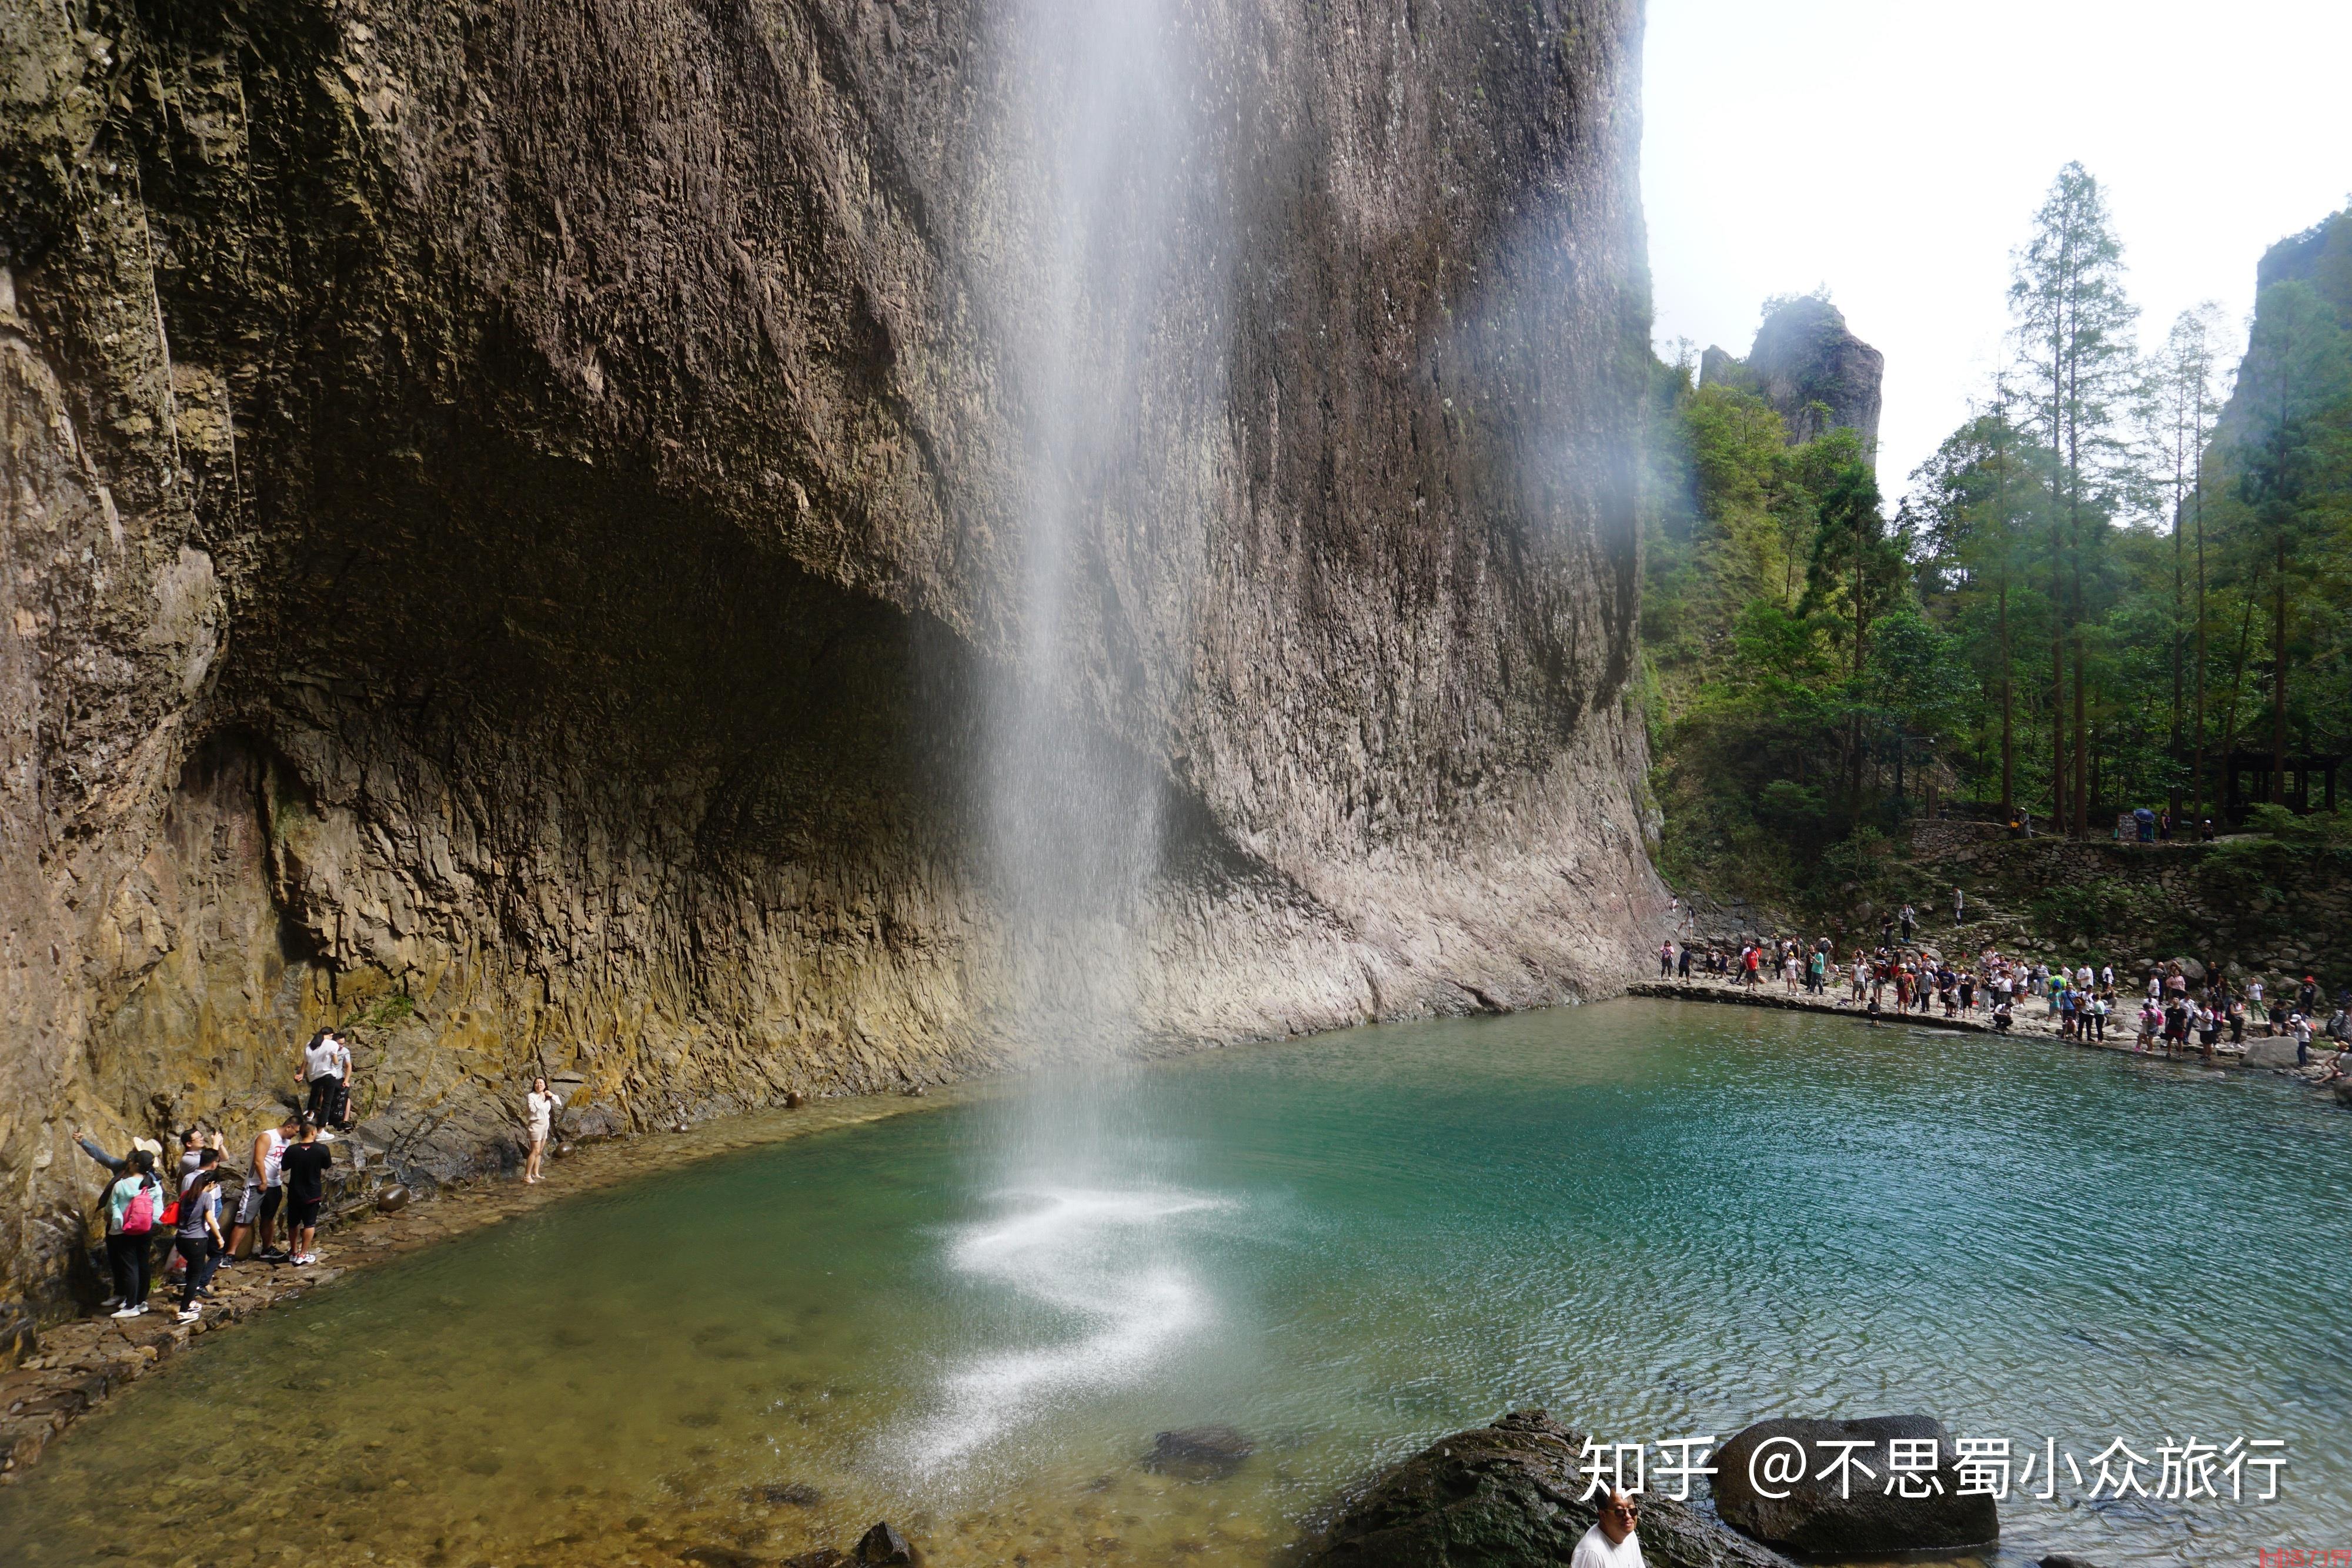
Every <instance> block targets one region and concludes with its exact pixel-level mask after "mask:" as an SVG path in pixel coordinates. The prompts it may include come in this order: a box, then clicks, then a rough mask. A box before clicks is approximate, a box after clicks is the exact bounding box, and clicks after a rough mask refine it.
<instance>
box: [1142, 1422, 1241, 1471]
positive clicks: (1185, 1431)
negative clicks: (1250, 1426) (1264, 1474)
mask: <svg viewBox="0 0 2352 1568" xmlns="http://www.w3.org/2000/svg"><path fill="white" fill-rule="evenodd" d="M1256 1452H1257V1445H1256V1444H1255V1443H1254V1442H1252V1441H1250V1439H1249V1438H1248V1437H1244V1436H1243V1435H1242V1433H1241V1432H1240V1431H1239V1430H1238V1429H1236V1428H1234V1427H1225V1426H1209V1427H1178V1428H1177V1429H1175V1430H1174V1431H1171V1432H1161V1433H1159V1434H1157V1435H1156V1436H1154V1437H1153V1438H1152V1439H1151V1452H1150V1454H1149V1455H1148V1456H1146V1457H1145V1458H1144V1461H1143V1463H1144V1466H1145V1468H1146V1469H1154V1470H1158V1471H1160V1472H1161V1473H1163V1474H1169V1475H1193V1476H1212V1475H1231V1474H1232V1473H1233V1472H1234V1470H1236V1469H1240V1468H1241V1462H1242V1461H1243V1460H1244V1459H1246V1458H1249V1457H1250V1456H1251V1455H1252V1454H1255V1453H1256Z"/></svg>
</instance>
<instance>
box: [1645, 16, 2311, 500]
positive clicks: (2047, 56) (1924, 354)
mask: <svg viewBox="0 0 2352 1568" xmlns="http://www.w3.org/2000/svg"><path fill="white" fill-rule="evenodd" d="M2347 62H2352V0H2232V3H2231V4H2229V5H2214V4H2212V3H2211V0H2199V3H2197V4H2176V3H2174V0H2031V3H2026V0H1969V3H1968V4H1964V5H1963V4H1954V3H1943V4H1936V3H1931V0H1772V3H1770V4H1765V3H1763V0H1650V26H1649V39H1648V45H1647V53H1646V73H1645V74H1646V80H1645V84H1644V91H1645V103H1644V110H1643V112H1644V117H1645V124H1646V128H1645V132H1644V136H1643V148H1642V158H1643V177H1642V183H1643V193H1644V201H1645V204H1646V206H1647V208H1648V214H1649V224H1650V266H1651V269H1652V273H1653V279H1654V288H1655V296H1656V305H1657V327H1656V334H1655V336H1656V341H1657V343H1658V345H1659V349H1660V351H1661V352H1664V353H1668V354H1669V357H1671V352H1670V349H1669V345H1671V344H1672V343H1673V342H1674V340H1675V339H1677V338H1689V339H1691V340H1693V341H1694V343H1695V344H1696V347H1698V348H1701V349H1704V348H1705V347H1706V345H1707V344H1709V343H1711V342H1713V343H1720V344H1722V345H1723V346H1724V347H1725V348H1727V349H1728V350H1731V351H1732V352H1733V353H1735V354H1745V353H1746V352H1747V351H1748V344H1749V342H1750V341H1751V340H1753V339H1754V337H1755V335H1756V324H1757V321H1758V319H1759V306H1760V305H1761V304H1762V302H1763V299H1764V298H1765V297H1766V296H1767V295H1770V294H1792V293H1800V292H1802V291H1804V290H1806V289H1809V288H1811V287H1813V286H1815V285H1816V284H1827V285H1828V286H1829V289H1830V295H1831V298H1832V300H1834V301H1835V303H1836V304H1837V306H1838V308H1840V309H1841V310H1843V311H1844V312H1845V318H1846V324H1847V325H1848V326H1849V327H1851V328H1852V329H1853V331H1854V332H1855V334H1856V335H1857V336H1859V337H1860V338H1862V339H1863V340H1864V341H1865V342H1868V343H1870V344H1873V345H1874V346H1875V347H1876V348H1878V349H1879V350H1882V351H1884V352H1885V355H1886V392H1885V395H1886V402H1885V416H1884V420H1883V423H1882V425H1881V429H1880V447H1879V464H1878V472H1879V480H1880V483H1881V485H1882V486H1884V487H1885V490H1886V493H1887V497H1888V499H1889V501H1890V502H1892V501H1893V499H1894V498H1895V497H1898V496H1900V495H1901V494H1902V493H1903V492H1904V491H1905V490H1906V489H1907V488H1908V487H1909V486H1908V476H1909V475H1910V472H1911V470H1912V469H1913V468H1914V467H1915V466H1916V465H1918V464H1919V462H1920V461H1921V460H1923V459H1924V458H1926V457H1927V455H1929V454H1931V453H1932V452H1933V451H1934V450H1935V448H1936V445H1937V443H1938V442H1940V441H1941V440H1942V439H1943V438H1944V436H1945V435H1947V434H1949V433H1950V432H1951V430H1952V429H1953V428H1954V427H1955V426H1956V425H1958V423H1960V421H1961V420H1962V419H1964V418H1966V417H1967V414H1968V408H1969V400H1970V399H1971V398H1973V397H1979V396H1981V395H1982V394H1983V393H1984V392H1985V391H1986V390H1988V389H1989V388H1990V382H1991V375H1992V371H1994V370H1995V369H1996V368H1997V367H1998V365H1999V364H2000V362H2001V361H2002V360H2003V357H2004V355H2005V353H2006V346H2005V343H2004V340H2003V332H2004V330H2005V329H2006V327H2007V325H2008V314H2007V297H2006V292H2005V291H2006V288H2007V286H2008V281H2009V257H2010V253H2011V250H2013V249H2014V248H2015V247H2016V246H2018V245H2019V244H2020V243H2021V241H2022V240H2023V239H2024V237H2025V232H2026V225H2027V224H2028V222H2029V221H2030V220H2031V218H2032V214H2033V210H2034V209H2035V208H2036V207H2037V206H2039V205H2040V204H2041V201H2042V193H2044V192H2045V191H2047V190H2048V188H2049V185H2050V182H2051V180H2052V178H2053V176H2054V175H2055V174H2056V173H2057V172H2058V169H2059V167H2060V165H2062V164H2063V163H2064V162H2066V161H2067V160H2069V159H2079V160H2081V162H2083V164H2084V167H2085V168H2087V169H2089V170H2090V171H2091V172H2092V173H2093V174H2095V175H2096V176H2097V177H2098V179H2099V181H2100V183H2102V184H2103V185H2105V187H2106V188H2107V193H2108V200H2109V204H2110V207H2111V210H2112V211H2113V213H2114V214H2115V220H2116V230H2117V233H2118V234H2119V235H2120V236H2121V238H2122V240H2123V244H2124V260H2125V263H2126V266H2127V267H2129V268H2130V276H2129V284H2130V287H2131V291H2132V297H2133V298H2134V299H2135V300H2136V301H2137V303H2138V305H2139V307H2140V310H2141V318H2140V330H2141V338H2142V341H2143V342H2144V343H2146V344H2147V345H2148V346H2150V347H2153V346H2154V345H2155V344H2157V343H2158V342H2160V341H2161V340H2162V339H2163V335H2164V332H2165V330H2166V329H2167V328H2168V327H2169V326H2170V325H2171V323H2172V319H2173V318H2174V317H2175V316H2176V315H2178V314H2179V312H2180V311H2181V310H2182V309H2184V308H2187V307H2189V306H2190V305H2193V304H2195V303H2197V302H2198V301H2199V300H2200V299H2214V300H2217V301H2219V302H2220V303H2221V307H2222V308H2223V309H2224V311H2226V312H2227V313H2228V316H2229V318H2230V319H2231V323H2232V327H2233V330H2235V329H2238V328H2240V327H2241V326H2242V321H2243V319H2244V317H2245V315H2246V313H2247V312H2248V311H2249V310H2251V309H2252V306H2253V292H2254V264H2255V262H2256V261H2257V260H2259V259H2260V258H2261V256H2262V254H2263V251H2264V250H2265V249H2267V248H2268V247H2269V246H2271V245H2272V244H2273V243H2274V242H2275V241H2277V240H2280V239H2283V238H2284V237H2285V236H2286V235H2291V234H2294V233H2296V232H2298V231H2300V230H2302V229H2305V228H2307V227H2309V226H2310V225H2313V224H2315V223H2317V222H2318V221H2319V220H2320V219H2321V218H2323V217H2325V216H2326V215H2327V214H2329V213H2331V212H2334V211H2336V209H2337V208H2339V207H2341V206H2343V205H2344V204H2345V203H2346V201H2347V193H2352V93H2347V79H2352V78H2347V74H2346V73H2347V69H2352V65H2347ZM2243 346H2244V342H2243V338H2242V336H2240V337H2239V338H2237V339H2236V340H2234V341H2233V343H2232V348H2231V354H2230V356H2229V358H2230V361H2231V363H2233V364H2234V363H2235V361H2236V358H2237V354H2238V352H2239V351H2242V349H2243Z"/></svg>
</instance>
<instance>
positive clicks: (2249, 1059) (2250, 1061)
mask: <svg viewBox="0 0 2352 1568" xmlns="http://www.w3.org/2000/svg"><path fill="white" fill-rule="evenodd" d="M2241 1060H2242V1061H2244V1062H2245V1064H2246V1065H2247V1066H2248V1067H2293V1066H2294V1041H2293V1040H2289V1039H2287V1038H2286V1037H2285V1036H2284V1035H2273V1036H2271V1038H2270V1039H2268V1040H2248V1041H2246V1054H2245V1055H2244V1056H2243V1057H2242V1058H2241Z"/></svg>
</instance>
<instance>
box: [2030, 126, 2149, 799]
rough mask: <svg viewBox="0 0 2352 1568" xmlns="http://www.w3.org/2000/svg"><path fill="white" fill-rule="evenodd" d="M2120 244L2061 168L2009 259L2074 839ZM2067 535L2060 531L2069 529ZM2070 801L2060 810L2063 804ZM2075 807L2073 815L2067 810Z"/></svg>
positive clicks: (2124, 365) (2121, 326) (2128, 361)
mask: <svg viewBox="0 0 2352 1568" xmlns="http://www.w3.org/2000/svg"><path fill="white" fill-rule="evenodd" d="M2123 271H2124V266H2123V244H2122V242H2121V241H2120V240H2118V239H2117V238H2116V234H2115V228H2114V225H2113V223H2112V221H2111V219H2110V218H2109V216H2108V213H2107V202H2106V196H2105V193H2103V192H2102V191H2101V190H2100V189H2099V183H2098V182H2097V181H2096V180H2095V179H2093V178H2092V177H2091V175H2090V173H2089V172H2088V171H2086V170H2084V167H2083V166H2082V165H2081V164H2080V163H2069V164H2067V165H2066V166H2065V167H2064V168H2063V169H2061V170H2060V171H2059V172H2058V178H2057V179H2056V180H2055V181H2054V182H2053V183H2052V185H2051V187H2050V193H2049V195H2048V196H2047V197H2046V198H2044V199H2043V201H2042V207H2041V210H2040V211H2039V212H2037V213H2035V214H2034V216H2033V235H2032V238H2031V239H2029V240H2028V241H2027V242H2026V244H2025V247H2024V249H2022V250H2021V251H2020V252H2018V253H2017V255H2016V256H2015V257H2013V258H2012V262H2011V281H2010V288H2009V299H2010V311H2011V316H2012V318H2013V319H2014V320H2015V322H2016V331H2017V339H2018V350H2019V358H2020V361H2021V365H2022V368H2023V369H2024V371H2026V373H2027V375H2028V377H2029V379H2030V382H2031V384H2032V386H2034V387H2035V388H2036V389H2037V391H2036V394H2035V398H2034V410H2035V416H2036V422H2037V423H2038V424H2039V425H2040V434H2041V437H2042V441H2043V442H2044V443H2045V444H2047V445H2048V446H2049V447H2050V449H2051V450H2052V451H2053V453H2055V454H2056V455H2057V463H2056V465H2054V466H2053V469H2052V471H2051V480H2050V483H2051V497H2050V499H2051V507H2050V514H2051V515H2050V529H2051V564H2052V575H2053V591H2054V592H2055V593H2056V594H2057V596H2058V598H2059V600H2060V614H2059V615H2058V616H2057V617H2056V618H2055V619H2053V622H2052V632H2051V685H2052V703H2051V779H2052V786H2051V789H2052V794H2053V800H2052V808H2053V817H2060V816H2062V815H2063V820H2065V821H2070V822H2071V824H2072V829H2073V831H2074V834H2075V836H2076V837H2078V838H2079V837H2082V836H2083V835H2084V834H2085V833H2087V832H2088V831H2089V823H2090V800H2089V799H2088V794H2089V788H2090V779H2089V774H2088V770H2087V768H2088V757H2089V737H2088V735H2087V733H2086V730H2087V723H2086V713H2085V708H2086V701H2085V694H2084V670H2083V530H2084V523H2085V522H2086V521H2088V522H2091V523H2094V524H2103V523H2104V522H2105V502H2106V499H2107V497H2108V494H2109V492H2110V491H2111V490H2112V489H2113V488H2114V481H2115V480H2116V476H2117V472H2118V469H2119V468H2120V466H2121V462H2122V459H2123V458H2124V457H2125V450H2124V446H2123V444H2122V443H2121V442H2120V441H2119V440H2118V439H2117V432H2116V412H2117V404H2118V403H2119V402H2120V401H2121V400H2122V398H2123V397H2124V396H2125V394H2126V392H2128V390H2129V388H2130V386H2131V382H2132V376H2133V363H2132V361H2133V350H2132V337H2131V332H2132V322H2133V320H2134V319H2135V317H2136V315H2137V312H2136V311H2135V309H2134V308H2133V307H2132V304H2131V302H2130V301H2129V300H2128V299H2127V298H2125V296H2124V290H2123ZM2062 527H2063V536H2062V534H2061V528H2062ZM2070 653H2071V654H2072V657H2073V662H2074V755H2073V777H2072V780H2071V785H2070V784H2069V783H2068V781H2067V779H2066V763H2067V746H2066V734H2065V716H2064V705H2065V701H2066V665H2067V660H2068V656H2069V654H2070ZM2062 803H2063V805H2062ZM2068 807H2070V808H2071V810H2070V811H2067V810H2063V808H2068Z"/></svg>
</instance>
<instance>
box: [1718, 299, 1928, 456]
mask: <svg viewBox="0 0 2352 1568" xmlns="http://www.w3.org/2000/svg"><path fill="white" fill-rule="evenodd" d="M1885 374H1886V356H1885V355H1884V354H1882V353H1880V352H1879V351H1878V350H1876V349H1874V348H1872V347H1871V346H1870V345H1869V344H1867V343H1865V342H1864V341H1863V340H1861V339H1859V338H1857V337H1855V336H1854V335H1853V332H1851V331H1850V330H1848V329H1847V328H1846V324H1845V317H1844V315H1843V313H1842V312H1840V311H1839V309H1838V308H1837V307H1836V306H1834V305H1832V304H1831V303H1830V302H1829V301H1828V300H1826V299H1823V298H1821V297H1820V296H1818V295H1806V296H1804V297H1802V298H1797V299H1790V300H1784V301H1782V302H1781V303H1780V304H1779V305H1778V306H1776V307H1775V308H1773V309H1772V310H1771V311H1770V312H1769V314H1768V315H1766V316H1765V318H1764V324H1763V325H1762V326H1761V327H1759V328H1758V329H1757V330H1756V342H1755V344H1754V346H1753V347H1751V348H1750V349H1749V350H1748V357H1747V358H1746V359H1745V360H1740V359H1735V358H1733V357H1732V355H1731V354H1729V353H1728V352H1727V351H1726V350H1722V349H1720V348H1717V347H1714V346H1711V345H1710V346H1709V347H1708V349H1707V350H1706V354H1705V355H1704V356H1703V357H1702V358H1701V359H1700V361H1699V378H1698V379H1699V384H1700V385H1701V386H1714V385H1720V386H1736V387H1738V388H1740V389H1741V390H1743V391H1747V392H1756V393H1758V394H1759V395H1760V396H1761V397H1762V398H1763V399H1764V400H1765V401H1766V402H1769V403H1770V404H1771V405H1772V406H1773V407H1774V408H1776V409H1778V410H1779V411H1780V417H1781V419H1782V420H1784V421H1785V422H1786V423H1787V424H1788V426H1789V440H1790V443H1791V444H1794V443H1797V442H1800V441H1811V439H1813V437H1815V436H1817V435H1821V434H1824V433H1825V432H1827V431H1831V430H1853V431H1856V432H1859V433H1860V434H1861V436H1862V439H1863V444H1864V445H1866V446H1868V447H1869V448H1870V449H1871V450H1872V451H1873V452H1875V451H1876V450H1877V448H1878V407H1879V384H1880V382H1882V381H1884V380H1885ZM1816 403H1819V404H1821V405H1822V407H1824V408H1826V409H1828V411H1829V413H1828V417H1827V418H1826V420H1824V419H1823V417H1822V413H1821V412H1820V410H1819V409H1816V408H1815V407H1814V406H1813V405H1814V404H1816Z"/></svg>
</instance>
